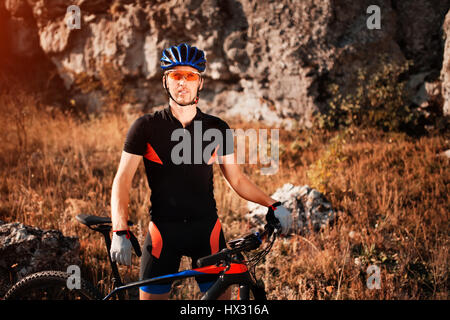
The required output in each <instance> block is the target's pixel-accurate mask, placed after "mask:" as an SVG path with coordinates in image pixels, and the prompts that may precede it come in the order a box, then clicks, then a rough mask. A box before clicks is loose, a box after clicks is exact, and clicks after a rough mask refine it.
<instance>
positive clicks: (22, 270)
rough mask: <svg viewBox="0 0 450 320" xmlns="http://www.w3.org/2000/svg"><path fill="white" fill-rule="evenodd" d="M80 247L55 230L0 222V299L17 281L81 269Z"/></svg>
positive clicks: (75, 241) (74, 241) (76, 242)
mask: <svg viewBox="0 0 450 320" xmlns="http://www.w3.org/2000/svg"><path fill="white" fill-rule="evenodd" d="M79 249H80V244H79V242H78V239H77V238H76V237H65V236H64V235H63V234H62V233H61V232H60V231H58V230H41V229H38V228H35V227H30V226H26V225H24V224H22V223H18V222H13V223H4V222H2V221H0V257H1V259H0V296H2V295H3V294H4V293H5V292H6V290H7V289H8V288H9V287H10V286H11V285H12V284H13V283H15V282H16V281H17V280H20V279H21V278H23V277H24V276H26V275H28V274H31V273H34V272H38V271H44V270H61V271H66V270H67V267H68V266H70V265H78V266H81V260H80V257H79Z"/></svg>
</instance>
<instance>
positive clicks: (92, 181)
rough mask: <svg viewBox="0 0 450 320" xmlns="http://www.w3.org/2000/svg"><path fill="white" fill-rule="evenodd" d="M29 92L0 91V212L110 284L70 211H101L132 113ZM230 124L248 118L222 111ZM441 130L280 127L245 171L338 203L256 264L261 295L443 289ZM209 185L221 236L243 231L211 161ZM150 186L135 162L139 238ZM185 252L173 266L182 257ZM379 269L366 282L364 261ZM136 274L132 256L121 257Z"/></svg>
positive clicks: (269, 183)
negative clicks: (323, 222) (276, 152)
mask: <svg viewBox="0 0 450 320" xmlns="http://www.w3.org/2000/svg"><path fill="white" fill-rule="evenodd" d="M38 101H39V99H38V98H37V97H35V96H33V95H31V94H25V93H20V92H19V93H17V92H16V93H14V94H12V93H4V94H1V95H0V108H1V114H2V115H1V118H0V127H1V128H2V130H1V132H0V135H1V145H0V170H1V180H0V196H1V200H0V220H3V221H6V222H13V221H20V222H22V223H24V224H27V225H32V226H37V227H39V228H43V229H53V228H54V229H59V230H61V231H62V232H63V233H64V235H68V236H77V237H78V238H79V241H80V244H81V258H82V261H83V262H84V265H83V267H82V275H83V277H84V278H86V279H89V280H91V281H93V282H94V283H96V284H97V285H98V286H99V287H100V288H102V289H103V290H106V289H108V288H110V282H109V280H110V276H109V274H110V270H109V265H108V263H107V260H106V253H105V249H104V243H103V240H102V239H101V237H100V235H98V234H94V233H93V232H92V231H90V230H88V229H87V228H86V227H84V226H82V225H80V224H79V223H77V222H76V220H75V216H76V215H77V214H79V213H87V214H95V215H103V216H109V215H110V197H111V186H112V181H113V178H114V175H115V171H116V169H117V166H118V162H119V158H120V154H121V150H122V146H123V142H124V138H125V134H126V132H127V129H128V126H129V122H128V121H127V120H126V117H124V116H122V115H121V114H106V115H102V116H92V117H79V116H76V115H73V114H72V113H71V112H69V111H70V108H68V109H67V111H65V112H63V111H60V110H57V109H55V108H52V107H49V106H46V105H44V104H42V103H39V102H38ZM228 120H229V124H230V126H231V127H232V128H249V127H254V126H255V124H250V123H242V122H239V121H238V120H233V119H228ZM258 126H259V127H261V125H258ZM449 138H450V135H449V134H446V135H442V134H441V135H438V134H430V135H428V136H425V137H422V138H419V139H413V138H410V137H408V136H406V135H405V134H402V133H389V132H383V131H380V130H377V129H370V128H350V129H348V130H345V131H340V132H320V131H302V132H299V131H293V132H288V131H286V130H283V129H280V143H281V164H280V170H279V171H278V172H277V174H275V175H272V176H263V175H261V174H260V172H259V165H243V170H244V171H245V172H246V173H247V174H248V175H249V176H250V177H251V178H252V179H253V181H255V183H256V184H257V185H259V186H260V187H261V188H262V189H263V190H265V191H266V192H268V193H270V194H272V193H273V192H274V191H275V190H276V189H277V188H279V187H281V186H282V185H283V184H285V183H288V182H289V183H292V184H294V185H305V184H307V185H309V186H311V187H314V188H317V189H319V190H320V191H322V192H324V193H325V196H326V197H327V199H328V200H329V201H330V202H331V203H332V206H333V208H334V209H335V210H336V212H337V214H338V219H337V221H336V223H335V224H334V225H333V226H332V227H330V228H327V229H325V230H322V231H321V232H319V233H310V234H308V235H304V236H300V235H293V236H291V237H288V238H284V239H279V240H277V242H276V243H275V245H274V248H273V250H272V251H271V253H270V254H269V255H268V256H267V257H266V259H265V261H263V263H261V264H260V265H259V266H258V268H257V274H258V275H259V276H260V277H262V278H263V280H264V281H265V283H266V288H267V291H268V298H269V299H276V300H278V299H307V300H309V299H448V285H449V278H448V276H449V252H448V248H449V230H450V229H449V212H450V201H449V196H448V195H449V190H448V188H449V181H450V171H449V170H448V166H449V160H448V159H447V158H445V157H441V156H437V155H438V154H439V153H440V152H442V151H444V150H447V149H450V139H449ZM215 194H216V201H217V205H218V209H219V215H220V217H221V219H222V224H223V227H224V232H225V236H226V238H227V239H228V240H230V239H232V238H233V237H236V236H238V235H240V234H241V233H243V232H246V231H248V228H249V227H250V226H249V224H248V222H247V221H246V219H245V218H244V214H245V213H246V204H247V202H246V201H245V200H243V199H241V198H239V197H238V196H237V195H236V194H235V193H234V192H233V191H232V190H231V189H230V188H229V187H228V186H227V184H226V182H225V180H224V178H223V177H222V176H221V174H220V170H219V169H218V166H216V168H215ZM149 195H150V190H149V188H148V185H147V181H146V177H145V172H144V168H143V165H140V167H139V170H138V173H137V174H136V176H135V178H134V181H133V189H132V191H131V194H130V205H129V212H130V219H131V220H133V221H134V222H135V223H136V225H135V227H133V231H134V232H135V233H136V235H137V236H138V239H139V240H140V241H141V244H142V243H143V239H144V236H145V232H146V228H147V225H148V222H149V217H148V213H147V210H148V206H149ZM187 262H188V261H187V259H184V260H183V263H182V266H181V268H182V269H186V268H188V267H189V265H188V263H187ZM372 264H375V265H377V266H379V267H380V269H381V288H380V289H372V290H370V289H368V288H367V286H366V280H367V278H368V274H367V273H366V270H367V268H368V266H369V265H372ZM120 270H121V272H122V274H123V275H124V276H125V280H126V281H132V280H137V278H138V274H139V259H138V258H137V257H136V256H134V258H133V266H132V267H131V268H125V267H121V268H120ZM198 297H199V292H198V289H197V286H196V284H195V282H193V281H185V282H178V283H176V284H175V286H174V290H173V294H172V298H174V299H191V298H198Z"/></svg>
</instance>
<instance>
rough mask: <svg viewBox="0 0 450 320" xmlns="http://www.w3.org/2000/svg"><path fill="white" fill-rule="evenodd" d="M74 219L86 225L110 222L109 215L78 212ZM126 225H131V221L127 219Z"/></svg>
mask: <svg viewBox="0 0 450 320" xmlns="http://www.w3.org/2000/svg"><path fill="white" fill-rule="evenodd" d="M76 219H77V220H78V221H79V222H81V223H82V224H84V225H86V226H88V227H89V226H94V225H97V224H105V223H111V218H109V217H100V216H92V215H87V214H79V215H77V216H76ZM128 225H129V226H132V225H133V222H131V221H128Z"/></svg>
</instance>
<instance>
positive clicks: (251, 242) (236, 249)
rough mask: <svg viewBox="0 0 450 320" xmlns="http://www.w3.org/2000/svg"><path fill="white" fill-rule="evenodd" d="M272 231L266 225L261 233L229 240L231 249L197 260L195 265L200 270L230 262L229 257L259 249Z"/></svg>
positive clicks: (269, 225) (269, 226)
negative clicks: (263, 239)
mask: <svg viewBox="0 0 450 320" xmlns="http://www.w3.org/2000/svg"><path fill="white" fill-rule="evenodd" d="M274 230H275V228H274V227H273V226H272V225H271V224H269V223H268V224H266V225H265V226H264V231H263V232H262V233H259V232H252V233H250V234H248V235H246V236H244V237H242V238H238V239H234V240H231V241H229V242H228V244H229V245H230V246H231V249H223V250H222V251H220V252H218V253H215V254H212V255H209V256H206V257H202V258H199V259H198V260H197V265H198V267H200V268H201V267H204V266H208V265H213V264H217V263H219V262H222V261H225V262H230V261H231V257H232V256H233V255H235V254H237V253H240V252H245V251H251V250H255V249H257V248H259V246H260V245H261V243H262V240H261V239H262V238H264V237H265V236H266V235H267V236H268V237H270V236H271V235H272V234H273V233H274ZM275 234H276V233H275Z"/></svg>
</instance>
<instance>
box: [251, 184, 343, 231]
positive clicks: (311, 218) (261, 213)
mask: <svg viewBox="0 0 450 320" xmlns="http://www.w3.org/2000/svg"><path fill="white" fill-rule="evenodd" d="M271 197H272V198H274V199H277V200H278V201H280V202H281V203H282V204H283V206H285V207H286V208H287V209H288V210H290V211H291V212H292V216H293V218H294V223H293V226H292V228H291V229H290V231H289V232H290V233H296V234H307V233H309V232H310V231H319V230H321V229H323V228H325V227H326V226H328V225H329V224H330V223H332V221H333V220H334V219H335V217H336V215H335V212H334V210H333V208H332V207H331V204H330V203H329V202H328V201H327V200H326V199H325V197H324V195H323V194H322V193H320V192H319V191H317V190H315V189H312V188H310V187H309V186H307V185H305V186H294V185H292V184H290V183H287V184H285V185H283V186H282V187H281V188H279V189H277V190H276V191H275V193H274V194H273V195H272V196H271ZM248 209H249V213H248V214H247V215H246V216H247V218H248V219H249V220H250V221H251V222H252V223H253V224H254V225H255V226H257V227H260V228H261V227H263V226H264V224H265V223H266V220H265V217H266V213H267V208H266V207H264V206H261V205H259V204H256V203H253V202H249V203H248Z"/></svg>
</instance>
